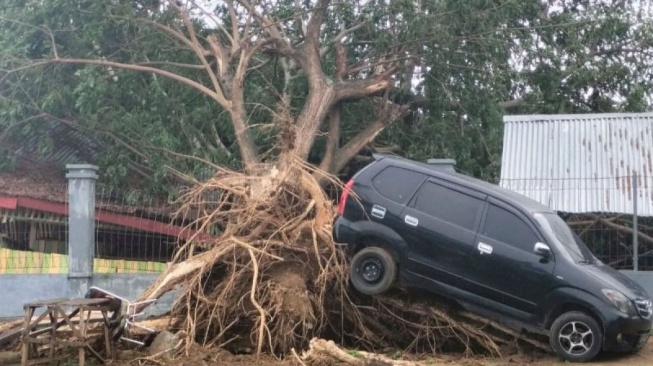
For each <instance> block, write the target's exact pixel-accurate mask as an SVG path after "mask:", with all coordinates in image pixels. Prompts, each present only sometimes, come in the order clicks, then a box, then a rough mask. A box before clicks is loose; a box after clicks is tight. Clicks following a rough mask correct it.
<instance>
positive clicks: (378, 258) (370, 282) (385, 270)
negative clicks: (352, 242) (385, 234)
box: [349, 247, 397, 295]
mask: <svg viewBox="0 0 653 366" xmlns="http://www.w3.org/2000/svg"><path fill="white" fill-rule="evenodd" d="M349 275H350V278H351V282H352V284H353V285H354V287H355V288H356V290H358V291H359V292H361V293H363V294H365V295H379V294H381V293H383V292H385V291H387V290H388V289H389V288H390V287H391V286H392V285H393V283H394V280H395V277H396V275H397V264H396V263H395V261H394V259H393V258H392V256H391V255H390V253H388V252H387V251H386V250H385V249H383V248H379V247H366V248H363V249H362V250H361V251H359V252H358V253H356V255H354V257H353V258H352V260H351V264H350V267H349Z"/></svg>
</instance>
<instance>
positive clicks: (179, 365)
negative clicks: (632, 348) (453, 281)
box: [0, 342, 653, 366]
mask: <svg viewBox="0 0 653 366" xmlns="http://www.w3.org/2000/svg"><path fill="white" fill-rule="evenodd" d="M350 352H351V354H352V355H355V354H356V351H355V350H351V351H350ZM389 356H395V357H396V358H400V355H389ZM146 357H147V354H144V353H138V352H133V351H123V352H121V353H120V356H119V358H118V360H117V361H116V362H115V363H113V364H112V365H114V366H134V365H157V364H159V365H163V366H209V365H210V366H227V365H236V366H246V365H247V366H250V365H251V366H297V365H300V364H299V363H298V362H295V361H293V360H284V361H280V360H276V359H273V358H270V357H266V356H263V357H260V358H257V357H256V356H251V355H232V354H230V353H228V352H226V351H223V350H219V349H196V350H194V352H193V353H192V354H191V355H190V356H188V357H185V356H184V357H180V358H177V359H174V360H171V361H164V360H161V359H157V361H156V362H148V361H147V360H146ZM411 358H412V357H411ZM69 361H70V362H71V364H75V361H76V359H75V358H71V360H69ZM93 361H94V360H89V362H88V364H92V365H95V364H96V363H91V362H93ZM420 361H422V363H423V364H424V365H446V366H500V365H514V366H526V365H535V366H557V365H570V364H569V363H566V362H564V361H560V360H557V359H555V358H554V357H544V358H539V359H535V358H534V357H532V356H523V355H515V356H510V357H505V358H482V357H461V356H459V355H443V356H439V357H424V358H421V359H420ZM0 365H3V366H18V365H20V353H19V352H16V351H0ZM579 365H587V366H626V365H628V366H650V365H653V342H651V343H649V344H648V346H647V347H646V348H645V349H643V350H642V351H641V352H639V353H637V354H631V355H601V356H599V358H598V359H597V360H596V361H594V362H590V363H586V364H579ZM335 366H337V365H335ZM370 366H372V365H370Z"/></svg>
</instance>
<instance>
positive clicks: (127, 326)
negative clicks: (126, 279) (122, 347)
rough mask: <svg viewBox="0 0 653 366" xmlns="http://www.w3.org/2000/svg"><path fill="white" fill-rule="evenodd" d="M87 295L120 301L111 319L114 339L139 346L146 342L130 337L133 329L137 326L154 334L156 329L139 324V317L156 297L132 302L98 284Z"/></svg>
mask: <svg viewBox="0 0 653 366" xmlns="http://www.w3.org/2000/svg"><path fill="white" fill-rule="evenodd" d="M86 296H87V297H90V298H105V299H107V298H108V299H112V300H114V301H116V300H117V301H118V302H119V308H118V309H116V311H115V312H114V314H113V315H112V317H111V319H110V324H111V328H112V339H113V340H122V341H125V342H129V343H134V344H137V345H139V346H143V345H145V342H142V341H139V340H137V339H134V338H130V336H131V329H132V328H137V329H140V330H143V331H145V332H146V333H148V334H154V333H155V332H156V331H155V330H154V329H150V328H147V327H144V326H142V325H139V324H137V318H138V317H140V316H142V315H144V312H143V311H142V309H144V308H146V307H147V306H149V305H151V304H152V303H153V302H155V301H156V299H151V300H144V301H139V302H131V301H129V300H127V299H125V298H124V297H121V296H118V295H116V294H114V293H112V292H109V291H107V290H104V289H102V288H99V287H97V286H92V287H91V288H90V289H89V290H88V292H87V294H86Z"/></svg>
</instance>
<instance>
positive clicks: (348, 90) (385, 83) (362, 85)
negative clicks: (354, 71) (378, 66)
mask: <svg viewBox="0 0 653 366" xmlns="http://www.w3.org/2000/svg"><path fill="white" fill-rule="evenodd" d="M396 70H397V68H391V69H390V70H388V71H386V72H385V73H384V74H382V75H379V76H376V77H372V78H370V79H367V80H356V81H348V82H344V83H341V84H338V85H337V87H336V101H348V100H356V99H361V98H365V97H368V96H371V95H374V94H376V93H379V92H381V91H384V90H387V89H388V88H390V87H391V86H392V84H391V83H390V80H389V79H390V77H391V76H392V75H393V74H394V73H395V72H396Z"/></svg>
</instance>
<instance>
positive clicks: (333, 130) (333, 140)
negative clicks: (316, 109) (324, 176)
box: [320, 104, 342, 172]
mask: <svg viewBox="0 0 653 366" xmlns="http://www.w3.org/2000/svg"><path fill="white" fill-rule="evenodd" d="M341 113H342V106H341V105H339V104H338V105H335V106H334V107H333V109H332V110H331V113H330V114H329V132H328V136H327V145H326V151H325V153H324V158H322V162H321V163H320V170H322V171H325V172H331V171H332V169H333V163H334V160H335V159H334V158H335V156H336V151H338V142H339V141H340V114H341Z"/></svg>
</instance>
